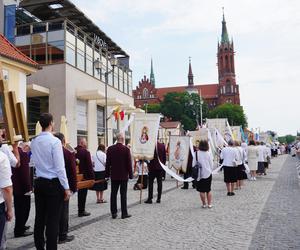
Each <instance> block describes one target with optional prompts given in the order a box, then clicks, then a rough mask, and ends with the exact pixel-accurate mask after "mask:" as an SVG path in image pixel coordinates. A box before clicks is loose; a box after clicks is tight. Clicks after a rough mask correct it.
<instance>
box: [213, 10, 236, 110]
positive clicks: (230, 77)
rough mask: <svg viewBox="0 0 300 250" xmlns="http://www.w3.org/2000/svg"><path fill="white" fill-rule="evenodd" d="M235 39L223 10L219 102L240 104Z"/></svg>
mask: <svg viewBox="0 0 300 250" xmlns="http://www.w3.org/2000/svg"><path fill="white" fill-rule="evenodd" d="M234 54H235V52H234V46H233V40H232V39H231V41H230V39H229V36H228V31H227V26H226V21H225V15H224V12H223V21H222V35H221V42H218V54H217V56H218V74H219V96H220V98H219V104H223V103H232V104H238V105H239V104H240V98H239V86H238V85H237V84H236V80H235V66H234Z"/></svg>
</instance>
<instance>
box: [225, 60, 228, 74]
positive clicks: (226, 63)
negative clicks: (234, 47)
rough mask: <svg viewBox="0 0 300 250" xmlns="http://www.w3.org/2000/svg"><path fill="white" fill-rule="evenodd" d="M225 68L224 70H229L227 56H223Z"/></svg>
mask: <svg viewBox="0 0 300 250" xmlns="http://www.w3.org/2000/svg"><path fill="white" fill-rule="evenodd" d="M225 69H226V72H229V61H228V56H225Z"/></svg>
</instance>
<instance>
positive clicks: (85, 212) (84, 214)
mask: <svg viewBox="0 0 300 250" xmlns="http://www.w3.org/2000/svg"><path fill="white" fill-rule="evenodd" d="M90 215H91V213H88V212H87V211H84V212H82V213H78V217H84V216H90Z"/></svg>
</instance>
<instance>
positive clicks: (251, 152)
mask: <svg viewBox="0 0 300 250" xmlns="http://www.w3.org/2000/svg"><path fill="white" fill-rule="evenodd" d="M247 158H248V166H249V169H250V174H251V178H250V180H251V181H256V169H257V164H258V148H257V146H256V145H255V141H253V140H251V141H250V142H249V147H248V157H247Z"/></svg>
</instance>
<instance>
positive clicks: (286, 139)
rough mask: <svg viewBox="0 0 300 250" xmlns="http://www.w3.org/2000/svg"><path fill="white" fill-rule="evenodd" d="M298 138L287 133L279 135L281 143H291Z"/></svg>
mask: <svg viewBox="0 0 300 250" xmlns="http://www.w3.org/2000/svg"><path fill="white" fill-rule="evenodd" d="M295 140H296V136H294V135H285V136H280V137H278V141H279V142H280V143H287V144H290V143H292V142H294V141H295Z"/></svg>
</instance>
